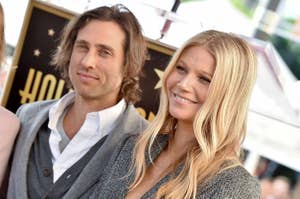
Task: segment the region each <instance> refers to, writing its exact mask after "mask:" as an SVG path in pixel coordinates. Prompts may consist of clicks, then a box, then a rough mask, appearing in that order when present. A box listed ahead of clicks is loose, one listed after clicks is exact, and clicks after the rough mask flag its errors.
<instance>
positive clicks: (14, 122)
mask: <svg viewBox="0 0 300 199" xmlns="http://www.w3.org/2000/svg"><path fill="white" fill-rule="evenodd" d="M4 54H5V37H4V12H3V8H2V5H1V3H0V66H1V65H2V63H3V61H4ZM0 70H1V68H0ZM19 126H20V122H19V119H18V118H17V116H16V115H15V114H13V113H12V112H10V111H9V110H7V109H5V108H4V107H2V106H0V184H2V181H3V178H4V176H5V172H6V169H7V165H8V161H9V158H10V154H11V151H12V148H13V144H14V140H15V137H16V135H17V133H18V130H19Z"/></svg>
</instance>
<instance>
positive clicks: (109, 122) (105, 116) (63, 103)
mask: <svg viewBox="0 0 300 199" xmlns="http://www.w3.org/2000/svg"><path fill="white" fill-rule="evenodd" d="M74 100H75V92H70V93H67V94H66V95H64V96H63V97H62V98H61V99H60V100H58V102H57V103H56V104H54V105H53V107H51V109H50V111H49V124H48V127H49V128H50V129H51V130H54V129H56V127H57V123H58V120H59V117H60V115H61V114H62V113H63V111H64V110H65V108H66V107H67V106H69V105H70V104H71V103H73V102H74ZM125 108H126V102H125V100H124V99H121V100H120V101H119V102H118V103H117V104H116V105H114V106H112V107H109V108H106V109H103V110H101V111H98V112H90V113H88V114H87V115H86V119H85V120H90V119H92V118H95V117H96V118H98V120H99V123H98V124H100V128H99V131H100V132H101V134H102V135H107V134H108V133H109V132H110V130H111V129H112V128H113V127H115V122H116V120H117V119H118V117H119V116H120V115H121V114H122V113H123V111H124V110H125Z"/></svg>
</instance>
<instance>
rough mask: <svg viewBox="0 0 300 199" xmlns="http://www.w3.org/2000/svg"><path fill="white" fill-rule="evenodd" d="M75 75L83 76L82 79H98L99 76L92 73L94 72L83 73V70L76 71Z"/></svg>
mask: <svg viewBox="0 0 300 199" xmlns="http://www.w3.org/2000/svg"><path fill="white" fill-rule="evenodd" d="M77 75H79V76H80V77H82V78H84V79H96V80H98V79H99V77H98V76H96V75H94V74H90V73H85V72H77Z"/></svg>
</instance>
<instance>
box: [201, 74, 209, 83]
mask: <svg viewBox="0 0 300 199" xmlns="http://www.w3.org/2000/svg"><path fill="white" fill-rule="evenodd" d="M210 81H211V80H210V79H209V78H208V77H205V76H200V77H199V82H201V83H205V84H209V83H210Z"/></svg>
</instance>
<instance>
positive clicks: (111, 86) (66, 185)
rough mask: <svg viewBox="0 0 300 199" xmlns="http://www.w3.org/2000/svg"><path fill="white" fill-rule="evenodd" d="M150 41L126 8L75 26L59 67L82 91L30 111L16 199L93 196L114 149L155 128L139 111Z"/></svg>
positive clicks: (14, 181)
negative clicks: (129, 136) (149, 125)
mask: <svg viewBox="0 0 300 199" xmlns="http://www.w3.org/2000/svg"><path fill="white" fill-rule="evenodd" d="M145 58H146V43H145V40H144V37H143V35H142V33H141V27H140V25H139V23H138V21H137V19H136V18H135V17H134V15H133V14H132V13H131V12H130V11H129V10H128V9H127V8H125V7H124V6H122V5H116V6H112V7H99V8H96V9H93V10H90V11H87V12H85V13H83V14H82V15H80V16H78V17H77V18H75V19H74V20H72V21H71V22H70V23H69V24H68V25H67V27H66V28H65V30H64V33H63V35H62V40H61V44H60V46H59V48H58V49H57V51H56V53H55V55H54V57H53V60H52V64H54V65H56V67H57V68H59V69H60V70H61V72H62V76H63V77H64V78H65V79H66V81H67V82H69V83H70V85H72V87H73V88H74V92H72V93H69V94H66V95H65V96H63V97H62V98H61V99H60V100H59V101H54V100H53V101H43V102H35V103H32V104H28V105H23V106H22V107H21V108H19V110H18V111H17V115H18V116H19V118H20V120H21V131H20V135H19V138H18V142H17V145H16V149H15V154H14V160H13V165H12V170H11V176H10V182H9V190H8V198H16V199H19V198H22V199H25V198H66V199H68V198H70V199H74V198H87V197H88V195H89V193H90V192H91V191H92V190H93V188H94V187H93V185H94V184H95V183H96V182H97V180H98V179H99V178H100V177H101V175H102V172H103V170H104V168H105V166H106V165H107V164H106V163H107V162H108V161H109V159H110V155H111V154H112V153H113V151H114V147H115V145H116V144H117V143H118V142H120V141H122V140H123V139H125V138H126V137H127V136H128V135H132V134H138V133H140V132H142V131H143V130H144V129H145V127H146V125H147V122H146V121H145V120H144V119H143V118H142V117H141V116H140V115H139V114H138V113H137V111H136V109H135V108H134V106H133V105H132V104H133V103H134V102H136V101H137V100H138V97H139V91H140V89H139V86H138V82H139V75H140V73H141V67H142V65H143V64H144V61H145Z"/></svg>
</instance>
